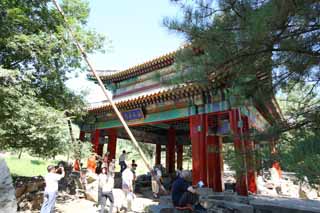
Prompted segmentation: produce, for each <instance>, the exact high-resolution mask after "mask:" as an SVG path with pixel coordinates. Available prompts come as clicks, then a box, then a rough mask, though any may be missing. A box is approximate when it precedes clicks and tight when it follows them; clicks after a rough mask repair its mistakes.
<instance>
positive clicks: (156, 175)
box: [151, 166, 162, 198]
mask: <svg viewBox="0 0 320 213" xmlns="http://www.w3.org/2000/svg"><path fill="white" fill-rule="evenodd" d="M152 172H153V175H152V178H151V188H152V193H153V197H154V198H159V192H160V181H161V176H162V172H161V170H160V169H159V168H158V167H157V166H155V167H154V169H153V171H152Z"/></svg>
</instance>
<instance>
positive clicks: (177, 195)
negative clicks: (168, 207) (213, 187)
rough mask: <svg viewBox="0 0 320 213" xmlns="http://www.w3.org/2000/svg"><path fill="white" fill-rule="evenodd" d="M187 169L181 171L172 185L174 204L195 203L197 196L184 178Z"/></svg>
mask: <svg viewBox="0 0 320 213" xmlns="http://www.w3.org/2000/svg"><path fill="white" fill-rule="evenodd" d="M187 176H188V172H187V171H182V172H181V173H180V176H179V177H177V179H176V180H175V181H174V182H173V185H172V202H173V205H174V206H188V205H194V204H195V203H197V201H198V199H199V196H198V195H197V194H196V190H195V189H194V188H193V187H192V186H191V184H189V183H188V182H187V181H186V180H185V178H186V177H187Z"/></svg>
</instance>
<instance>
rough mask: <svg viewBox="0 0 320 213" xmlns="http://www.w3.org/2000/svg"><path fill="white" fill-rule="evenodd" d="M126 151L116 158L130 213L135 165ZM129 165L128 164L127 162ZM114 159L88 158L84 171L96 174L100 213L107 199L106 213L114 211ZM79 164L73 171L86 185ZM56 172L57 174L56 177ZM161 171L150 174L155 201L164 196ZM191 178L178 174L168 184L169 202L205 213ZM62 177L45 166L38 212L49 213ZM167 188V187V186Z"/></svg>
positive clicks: (61, 171)
mask: <svg viewBox="0 0 320 213" xmlns="http://www.w3.org/2000/svg"><path fill="white" fill-rule="evenodd" d="M128 154H129V153H128V152H126V150H123V151H122V153H121V155H120V157H119V166H120V174H121V180H122V191H123V193H124V195H125V199H126V203H127V211H131V207H132V201H133V200H134V199H135V181H136V169H137V166H138V165H137V164H136V162H135V160H134V159H132V160H131V162H130V161H128ZM129 162H130V163H129ZM115 164H116V160H115V159H111V158H110V155H109V153H108V152H107V153H105V154H104V155H103V156H98V155H96V154H94V155H92V156H91V157H89V159H88V161H87V168H86V170H87V171H88V172H89V173H92V174H98V204H99V205H100V213H103V212H104V210H105V206H106V202H107V200H109V203H110V205H109V213H111V212H113V208H114V194H113V189H114V184H115V166H116V165H115ZM81 167H82V165H81V164H80V161H79V160H76V161H75V163H74V165H73V169H74V171H78V172H79V173H80V180H81V182H82V183H83V185H86V175H85V174H84V173H83V172H82V171H81ZM58 170H59V173H60V174H58ZM163 171H164V168H163V167H162V165H161V164H159V165H155V166H154V167H153V170H152V171H151V189H152V194H153V197H154V198H156V199H158V198H159V197H160V195H161V194H167V193H168V192H167V190H166V189H165V187H164V186H163V185H164V183H163V177H162V175H163ZM189 175H190V173H189V172H187V171H179V170H178V172H177V173H176V176H175V177H174V178H173V181H172V182H171V185H170V189H171V195H172V201H173V204H174V206H175V207H176V208H182V207H187V208H190V209H192V210H196V211H194V212H205V211H204V210H205V209H204V208H203V207H201V205H200V204H199V196H198V195H197V190H196V188H198V187H199V186H200V185H197V186H192V185H191V183H190V182H188V180H187V177H188V176H189ZM64 176H65V172H64V169H63V167H62V166H60V167H59V168H56V167H55V166H48V174H47V175H46V176H45V182H46V188H45V193H44V196H45V197H44V202H43V205H42V208H41V213H50V212H52V211H53V209H54V205H55V201H56V197H57V193H58V181H59V180H60V179H62V178H63V177H64ZM167 188H168V187H167Z"/></svg>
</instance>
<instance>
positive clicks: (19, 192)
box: [16, 185, 27, 199]
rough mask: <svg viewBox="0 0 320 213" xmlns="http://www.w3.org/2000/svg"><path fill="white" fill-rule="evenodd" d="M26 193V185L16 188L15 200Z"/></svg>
mask: <svg viewBox="0 0 320 213" xmlns="http://www.w3.org/2000/svg"><path fill="white" fill-rule="evenodd" d="M26 191H27V186H26V185H22V186H18V187H17V188H16V198H17V199H18V198H20V197H21V196H22V195H23V194H24V193H26Z"/></svg>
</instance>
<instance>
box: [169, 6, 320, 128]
mask: <svg viewBox="0 0 320 213" xmlns="http://www.w3.org/2000/svg"><path fill="white" fill-rule="evenodd" d="M173 2H174V3H175V4H177V5H179V6H180V7H181V8H182V11H183V17H182V18H180V19H179V18H177V19H172V18H166V19H165V20H164V24H165V25H166V26H167V27H168V28H169V29H170V30H173V31H176V32H178V33H180V34H182V35H184V36H185V38H186V40H187V41H188V42H190V43H192V46H193V48H186V49H184V50H182V51H181V52H180V53H179V55H178V57H177V61H178V65H177V68H178V70H179V71H180V73H181V75H180V76H179V78H180V79H177V80H180V81H184V82H185V81H187V82H191V83H207V84H212V85H214V86H216V87H217V88H219V87H221V86H222V87H225V88H231V90H233V92H234V93H236V94H240V95H241V96H244V99H245V98H247V97H253V98H255V99H257V100H258V101H260V102H262V103H263V101H265V100H268V99H270V97H271V96H273V94H274V92H278V91H279V90H281V91H282V92H288V91H290V90H291V89H292V87H294V86H295V85H296V84H298V83H299V84H303V85H306V84H307V85H312V86H311V87H310V88H309V91H308V92H306V94H305V95H304V96H303V97H301V99H300V100H301V102H303V101H304V99H308V98H309V97H308V95H309V94H310V93H312V92H313V91H317V89H319V82H320V72H319V71H320V68H319V58H320V48H319V37H320V19H319V17H320V3H319V1H302V0H270V1H265V0H245V1H240V0H219V1H212V0H195V1H184V0H178V1H176V0H175V1H173ZM199 51H200V52H201V53H199ZM195 55H197V57H194V56H195ZM183 73H185V74H183ZM261 76H262V77H261ZM271 77H272V78H271ZM226 78H227V79H228V80H227V81H226ZM271 79H272V80H271ZM271 81H272V82H271ZM301 110H302V111H299V112H298V111H292V113H305V114H308V115H309V116H305V117H304V118H305V119H304V120H299V121H297V120H290V119H289V120H287V123H286V125H281V126H280V127H282V128H281V129H280V128H279V131H280V132H281V131H287V130H288V129H292V128H298V127H301V126H304V125H307V124H308V123H312V125H318V123H317V122H315V121H314V120H313V119H311V118H312V117H314V116H315V115H318V113H319V111H320V110H319V104H315V105H313V106H309V107H308V108H301Z"/></svg>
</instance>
